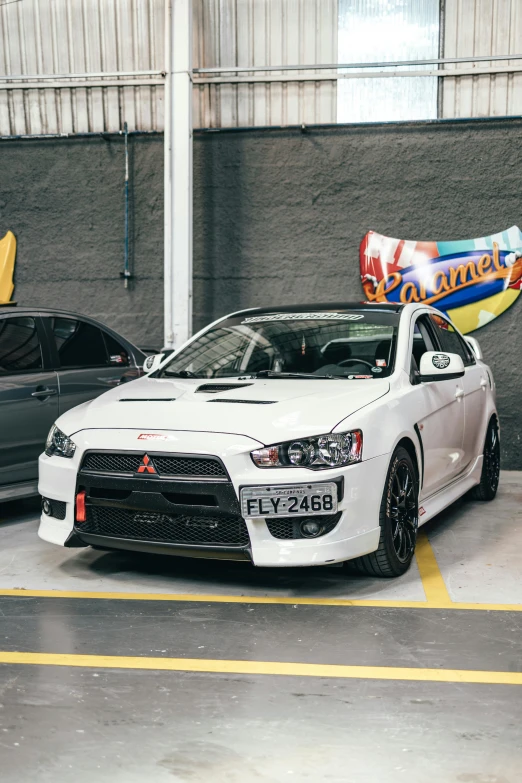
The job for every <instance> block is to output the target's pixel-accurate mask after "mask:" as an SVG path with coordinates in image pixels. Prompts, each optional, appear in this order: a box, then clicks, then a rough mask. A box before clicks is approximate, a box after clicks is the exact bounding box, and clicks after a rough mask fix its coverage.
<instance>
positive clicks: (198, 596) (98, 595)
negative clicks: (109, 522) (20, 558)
mask: <svg viewBox="0 0 522 783" xmlns="http://www.w3.org/2000/svg"><path fill="white" fill-rule="evenodd" d="M415 556H416V559H417V566H418V568H419V574H420V578H421V582H422V586H423V588H424V592H425V594H426V599H427V600H426V601H401V600H386V599H371V598H368V599H366V598H306V597H302V598H301V597H299V598H298V597H295V596H277V595H276V596H274V595H271V596H265V595H215V594H213V593H209V594H206V593H127V592H101V591H100V592H93V591H82V590H25V589H24V588H21V587H15V588H10V589H9V588H6V589H3V590H1V589H0V597H1V596H22V597H25V598H93V599H104V600H111V601H185V602H188V603H221V604H280V605H285V604H286V605H293V606H368V607H380V608H383V609H457V610H460V611H481V612H484V611H486V612H522V604H484V603H470V602H463V601H459V602H456V601H455V602H454V601H452V600H451V598H450V595H449V593H448V590H447V588H446V584H445V582H444V579H443V577H442V574H441V572H440V569H439V566H438V563H437V559H436V557H435V554H434V552H433V549H432V547H431V544H430V542H429V540H428V536H427V535H426V533H425V532H424V531H420V533H419V537H418V541H417V549H416V553H415Z"/></svg>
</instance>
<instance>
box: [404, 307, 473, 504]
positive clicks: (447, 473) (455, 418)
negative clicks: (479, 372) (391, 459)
mask: <svg viewBox="0 0 522 783" xmlns="http://www.w3.org/2000/svg"><path fill="white" fill-rule="evenodd" d="M433 350H439V348H438V346H437V342H436V339H435V333H434V329H433V327H432V325H431V323H430V320H429V316H428V315H427V314H423V315H421V316H420V317H418V318H417V319H416V321H415V322H414V324H413V326H412V334H411V378H410V380H411V387H410V390H409V392H408V398H409V399H408V400H407V405H408V409H409V410H410V411H411V415H412V416H413V418H414V422H413V423H414V426H415V428H416V430H417V434H418V436H419V439H420V441H421V443H422V449H423V460H424V469H423V482H422V497H428V496H429V495H432V494H433V493H434V492H437V490H439V489H441V488H442V487H444V486H446V485H447V484H449V483H451V481H452V480H453V479H455V478H456V477H457V476H458V475H459V473H461V472H462V469H463V457H464V403H463V390H462V385H461V384H460V380H461V379H460V378H458V379H456V380H446V381H433V382H430V383H421V382H419V380H418V367H419V365H420V358H421V356H422V354H423V353H425V352H426V351H433Z"/></svg>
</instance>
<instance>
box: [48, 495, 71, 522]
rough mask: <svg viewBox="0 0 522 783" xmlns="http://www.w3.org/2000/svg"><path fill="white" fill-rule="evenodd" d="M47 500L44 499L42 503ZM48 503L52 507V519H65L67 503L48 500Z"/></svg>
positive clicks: (50, 514)
mask: <svg viewBox="0 0 522 783" xmlns="http://www.w3.org/2000/svg"><path fill="white" fill-rule="evenodd" d="M45 500H46V498H42V501H45ZM47 503H49V506H50V509H51V510H50V513H49V516H50V517H54V519H65V512H66V510H67V503H64V502H63V500H47Z"/></svg>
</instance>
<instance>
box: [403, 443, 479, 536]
mask: <svg viewBox="0 0 522 783" xmlns="http://www.w3.org/2000/svg"><path fill="white" fill-rule="evenodd" d="M482 460H483V456H482V454H481V455H480V457H477V459H476V460H475V462H474V463H473V466H472V468H471V470H469V471H468V473H466V475H465V476H462V477H461V478H458V479H457V480H456V481H453V482H452V483H451V484H448V486H447V487H443V488H442V489H439V490H438V491H437V492H435V493H434V494H433V495H430V497H427V498H423V499H422V500H420V501H419V508H420V509H423V510H424V513H423V514H422V513H420V514H419V527H421V526H422V525H424V523H425V522H428V520H430V519H433V517H434V516H436V515H437V514H440V512H441V511H443V510H444V509H445V508H447V507H448V506H451V504H452V503H454V502H455V501H456V500H458V499H459V498H461V497H462V495H465V494H466V492H469V490H470V489H472V488H473V487H475V486H476V485H477V484H478V483H479V482H480V475H481V473H482Z"/></svg>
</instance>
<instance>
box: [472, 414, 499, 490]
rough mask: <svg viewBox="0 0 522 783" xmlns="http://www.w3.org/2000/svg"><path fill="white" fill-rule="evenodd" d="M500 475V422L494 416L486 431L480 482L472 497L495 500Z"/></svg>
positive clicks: (474, 488)
mask: <svg viewBox="0 0 522 783" xmlns="http://www.w3.org/2000/svg"><path fill="white" fill-rule="evenodd" d="M499 477H500V437H499V432H498V422H497V420H496V418H495V417H493V418H492V419H491V421H490V422H489V424H488V429H487V431H486V441H485V443H484V459H483V462H482V473H481V476H480V484H477V486H476V487H473V489H472V490H471V494H472V497H474V498H475V500H493V498H494V497H495V495H496V494H497V489H498V481H499Z"/></svg>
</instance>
